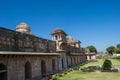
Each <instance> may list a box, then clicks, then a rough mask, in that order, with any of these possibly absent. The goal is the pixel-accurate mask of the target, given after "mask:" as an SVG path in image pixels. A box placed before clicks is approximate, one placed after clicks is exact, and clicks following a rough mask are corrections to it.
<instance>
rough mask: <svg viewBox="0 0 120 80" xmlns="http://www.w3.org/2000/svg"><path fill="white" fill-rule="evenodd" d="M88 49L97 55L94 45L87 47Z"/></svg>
mask: <svg viewBox="0 0 120 80" xmlns="http://www.w3.org/2000/svg"><path fill="white" fill-rule="evenodd" d="M86 48H87V49H89V50H90V52H95V53H97V49H96V48H95V47H94V46H93V45H91V46H87V47H86Z"/></svg>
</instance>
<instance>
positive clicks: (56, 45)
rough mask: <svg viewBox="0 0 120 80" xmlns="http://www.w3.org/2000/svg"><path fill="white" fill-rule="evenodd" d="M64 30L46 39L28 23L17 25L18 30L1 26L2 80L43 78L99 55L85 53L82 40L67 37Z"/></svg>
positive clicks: (36, 79) (0, 61) (0, 63)
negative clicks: (32, 32) (81, 43)
mask: <svg viewBox="0 0 120 80" xmlns="http://www.w3.org/2000/svg"><path fill="white" fill-rule="evenodd" d="M21 31H22V32H21ZM25 31H27V32H25ZM61 31H62V30H60V29H59V30H57V31H55V32H53V33H52V36H53V40H47V39H43V38H39V37H36V36H35V35H33V34H31V32H30V27H29V26H27V25H26V24H25V23H24V24H23V23H22V24H20V25H18V26H17V29H16V31H13V30H9V29H5V28H2V27H1V28H0V80H40V79H42V77H44V76H49V75H52V74H55V73H58V72H60V71H62V70H64V69H67V68H69V67H71V66H76V65H78V64H81V63H84V62H86V61H87V60H91V59H96V57H95V55H87V54H85V49H84V48H81V47H80V41H78V40H72V41H71V40H70V39H69V40H68V39H67V37H66V35H67V34H66V33H65V32H64V31H62V32H61ZM59 33H60V34H59Z"/></svg>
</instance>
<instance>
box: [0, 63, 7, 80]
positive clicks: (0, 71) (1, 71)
mask: <svg viewBox="0 0 120 80" xmlns="http://www.w3.org/2000/svg"><path fill="white" fill-rule="evenodd" d="M0 80H7V67H6V66H5V65H3V64H0Z"/></svg>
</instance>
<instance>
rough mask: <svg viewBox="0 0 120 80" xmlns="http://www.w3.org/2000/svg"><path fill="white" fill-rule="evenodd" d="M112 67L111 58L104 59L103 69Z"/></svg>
mask: <svg viewBox="0 0 120 80" xmlns="http://www.w3.org/2000/svg"><path fill="white" fill-rule="evenodd" d="M111 67H112V62H111V60H108V59H106V60H105V61H104V63H103V65H102V69H103V70H110V69H111Z"/></svg>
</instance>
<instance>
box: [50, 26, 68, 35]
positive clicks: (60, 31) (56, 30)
mask: <svg viewBox="0 0 120 80" xmlns="http://www.w3.org/2000/svg"><path fill="white" fill-rule="evenodd" d="M56 33H63V34H65V35H67V34H66V33H65V32H64V31H63V30H62V29H60V28H56V29H55V30H53V32H52V35H54V34H56Z"/></svg>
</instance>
